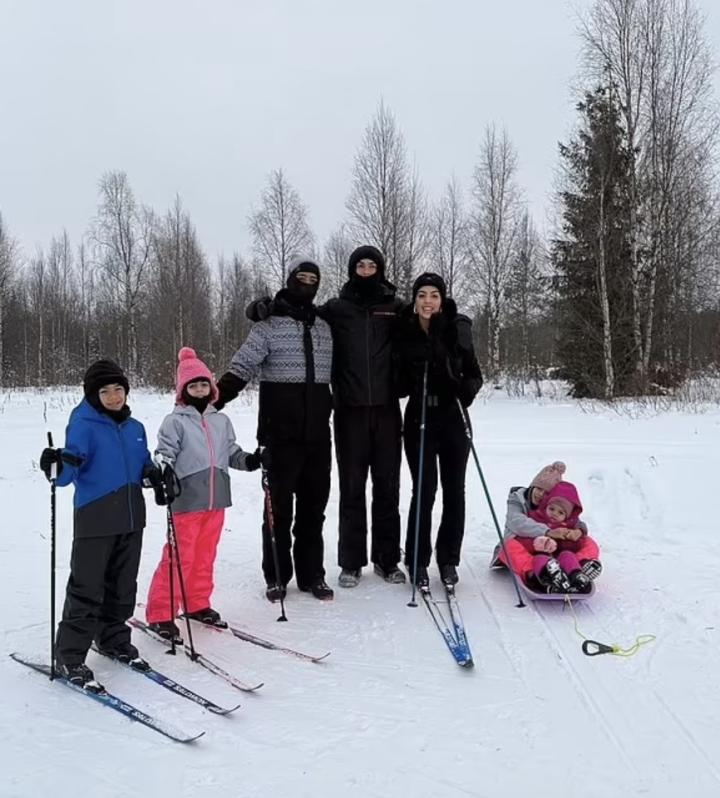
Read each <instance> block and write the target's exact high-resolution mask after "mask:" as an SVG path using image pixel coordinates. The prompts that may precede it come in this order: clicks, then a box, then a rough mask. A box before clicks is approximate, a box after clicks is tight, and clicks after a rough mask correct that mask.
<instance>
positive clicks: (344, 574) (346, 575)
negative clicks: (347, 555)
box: [338, 568, 362, 587]
mask: <svg viewBox="0 0 720 798" xmlns="http://www.w3.org/2000/svg"><path fill="white" fill-rule="evenodd" d="M361 575H362V570H361V569H360V568H356V569H353V568H343V569H342V570H341V571H340V576H339V577H338V584H339V585H340V587H357V585H358V582H359V581H360V576H361Z"/></svg>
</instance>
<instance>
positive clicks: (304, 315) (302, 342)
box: [215, 258, 333, 601]
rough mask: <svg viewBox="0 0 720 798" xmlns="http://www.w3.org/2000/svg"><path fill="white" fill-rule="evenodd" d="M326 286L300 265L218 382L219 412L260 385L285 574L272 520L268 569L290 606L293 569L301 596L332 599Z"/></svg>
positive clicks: (261, 431)
mask: <svg viewBox="0 0 720 798" xmlns="http://www.w3.org/2000/svg"><path fill="white" fill-rule="evenodd" d="M319 283H320V269H319V267H318V266H317V264H316V263H314V262H313V261H312V260H310V259H308V258H296V259H295V260H294V261H293V263H292V264H291V266H290V274H289V276H288V278H287V287H286V288H283V289H282V290H281V291H279V292H278V293H277V294H276V295H275V298H274V301H273V303H272V310H271V313H270V315H269V316H268V317H267V318H266V319H265V320H263V321H260V322H258V323H257V324H255V325H253V328H252V329H251V331H250V334H249V335H248V337H247V339H246V340H245V343H244V344H243V345H242V346H241V347H240V349H238V351H237V352H236V353H235V354H234V355H233V358H232V362H231V364H230V369H229V370H228V371H227V372H226V373H225V374H224V375H223V376H222V377H221V378H220V379H219V380H218V390H219V393H220V398H219V400H218V402H216V405H215V406H216V407H217V408H218V409H220V408H221V407H223V406H224V405H225V404H226V403H227V402H229V401H231V400H232V399H234V398H235V397H236V396H237V395H238V393H239V392H240V391H241V390H242V389H243V388H244V387H245V386H246V385H247V384H248V382H250V380H252V379H254V378H255V377H259V379H260V397H259V411H258V433H257V437H258V443H259V444H260V445H261V446H265V447H267V449H266V452H265V454H264V459H265V461H266V463H267V467H268V477H269V482H270V495H271V498H272V509H273V518H274V523H275V539H276V542H277V548H278V557H279V567H280V573H279V574H276V573H275V567H274V564H273V556H272V549H271V547H270V535H269V530H268V526H267V524H268V519H267V515H266V516H265V518H264V520H263V562H262V568H263V573H264V575H265V581H266V582H267V591H266V595H267V597H268V599H269V600H270V601H279V600H280V598H281V597H283V598H284V596H285V591H286V586H287V583H288V582H289V581H290V579H292V575H293V561H294V566H295V577H296V580H297V585H298V588H299V589H300V590H303V591H309V592H311V593H312V594H313V595H314V596H315V597H316V598H319V599H325V600H327V599H332V598H333V591H332V590H331V589H330V588H329V587H328V585H327V583H326V582H325V569H324V567H323V548H324V547H323V537H322V528H323V522H324V520H325V507H326V505H327V501H328V497H329V494H330V462H331V456H330V412H331V407H332V400H331V394H330V376H331V366H332V336H331V334H330V328H329V327H328V325H327V324H326V323H325V322H324V321H323V320H322V319H320V318H318V317H317V316H316V312H315V305H314V304H313V299H314V298H315V294H316V293H317V290H318V286H319ZM293 499H294V503H295V518H294V523H293ZM291 527H292V535H293V537H294V538H295V541H294V544H293V545H292V547H291ZM291 549H292V555H291Z"/></svg>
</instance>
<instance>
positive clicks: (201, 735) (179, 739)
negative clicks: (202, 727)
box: [173, 731, 205, 743]
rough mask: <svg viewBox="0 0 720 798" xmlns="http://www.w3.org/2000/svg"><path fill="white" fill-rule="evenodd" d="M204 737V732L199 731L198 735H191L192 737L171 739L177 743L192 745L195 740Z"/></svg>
mask: <svg viewBox="0 0 720 798" xmlns="http://www.w3.org/2000/svg"><path fill="white" fill-rule="evenodd" d="M204 736H205V732H204V731H201V732H199V733H198V734H195V735H193V736H192V737H174V738H173V739H175V740H177V742H179V743H194V742H195V741H196V740H199V739H200V738H201V737H204Z"/></svg>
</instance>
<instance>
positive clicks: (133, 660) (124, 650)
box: [98, 641, 150, 671]
mask: <svg viewBox="0 0 720 798" xmlns="http://www.w3.org/2000/svg"><path fill="white" fill-rule="evenodd" d="M98 651H99V652H100V653H101V654H104V655H105V656H106V657H110V658H111V659H116V660H117V661H118V662H122V664H123V665H129V666H130V667H131V668H135V670H136V671H149V670H150V666H149V665H148V663H147V662H145V660H144V659H143V658H142V657H141V656H140V654H139V652H138V650H137V648H135V646H134V645H133V644H132V643H131V642H129V641H128V642H127V643H118V644H117V645H116V646H101V645H99V644H98Z"/></svg>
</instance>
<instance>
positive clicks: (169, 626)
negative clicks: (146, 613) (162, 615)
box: [148, 621, 183, 646]
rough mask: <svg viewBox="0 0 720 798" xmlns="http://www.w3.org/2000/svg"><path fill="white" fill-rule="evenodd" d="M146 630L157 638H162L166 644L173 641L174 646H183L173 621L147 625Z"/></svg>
mask: <svg viewBox="0 0 720 798" xmlns="http://www.w3.org/2000/svg"><path fill="white" fill-rule="evenodd" d="M148 629H149V630H150V631H151V632H155V634H156V635H158V637H162V639H163V640H167V641H168V643H171V642H172V641H173V640H174V641H175V644H176V645H178V646H181V645H182V644H183V639H182V637H181V636H180V630H179V629H178V628H177V625H176V624H175V622H174V621H156V622H155V623H149V624H148Z"/></svg>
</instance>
